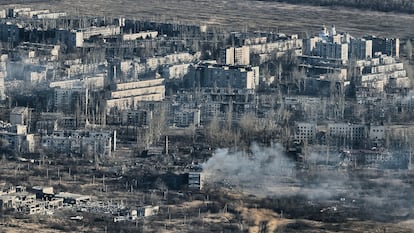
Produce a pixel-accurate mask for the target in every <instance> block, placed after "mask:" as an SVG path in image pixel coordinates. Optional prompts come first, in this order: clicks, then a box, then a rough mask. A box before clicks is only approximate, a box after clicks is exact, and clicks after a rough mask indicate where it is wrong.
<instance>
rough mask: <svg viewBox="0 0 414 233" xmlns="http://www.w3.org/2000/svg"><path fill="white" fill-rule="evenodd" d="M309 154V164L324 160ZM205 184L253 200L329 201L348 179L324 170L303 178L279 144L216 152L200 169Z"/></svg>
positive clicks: (338, 171) (341, 172)
mask: <svg viewBox="0 0 414 233" xmlns="http://www.w3.org/2000/svg"><path fill="white" fill-rule="evenodd" d="M325 157H326V156H322V155H318V154H315V153H313V154H312V156H310V161H317V160H322V159H325ZM203 172H204V174H205V177H206V182H207V183H209V184H219V185H224V186H227V187H231V188H234V189H238V190H240V191H243V192H246V193H249V194H253V195H257V196H283V195H304V196H306V197H308V198H310V199H317V198H329V197H331V196H332V195H338V194H340V193H341V192H343V191H344V190H346V188H347V182H348V181H349V177H348V175H347V173H346V172H343V171H340V170H338V169H333V170H332V169H324V170H317V171H315V172H312V173H309V174H307V175H303V172H302V171H301V169H299V168H298V167H297V162H296V161H294V160H293V158H290V157H288V156H287V155H286V154H285V153H284V150H283V147H282V146H281V145H280V144H273V145H271V146H270V147H261V146H258V145H257V144H253V145H252V146H251V148H250V151H249V152H243V151H236V152H233V151H230V150H229V149H218V150H216V152H215V153H214V155H213V157H212V158H211V159H209V160H208V161H207V162H206V163H205V164H204V165H203Z"/></svg>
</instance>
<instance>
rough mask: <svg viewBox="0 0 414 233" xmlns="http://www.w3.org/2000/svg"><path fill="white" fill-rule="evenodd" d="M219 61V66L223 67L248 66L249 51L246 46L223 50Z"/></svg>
mask: <svg viewBox="0 0 414 233" xmlns="http://www.w3.org/2000/svg"><path fill="white" fill-rule="evenodd" d="M219 60H220V61H219V62H220V63H221V64H225V65H249V64H250V49H249V47H248V46H242V47H230V48H226V49H223V50H222V51H221V54H220V59H219Z"/></svg>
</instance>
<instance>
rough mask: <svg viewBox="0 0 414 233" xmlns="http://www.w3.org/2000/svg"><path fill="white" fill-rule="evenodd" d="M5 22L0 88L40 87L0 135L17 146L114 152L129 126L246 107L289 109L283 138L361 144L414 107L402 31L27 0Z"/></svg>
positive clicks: (0, 96)
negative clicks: (93, 10) (73, 7)
mask: <svg viewBox="0 0 414 233" xmlns="http://www.w3.org/2000/svg"><path fill="white" fill-rule="evenodd" d="M34 28H37V29H38V30H34ZM0 32H1V33H0V42H1V43H2V44H3V45H4V46H3V47H2V48H3V49H2V53H1V56H0V100H3V101H4V102H3V103H7V100H9V101H10V99H12V98H13V97H14V96H15V95H16V93H19V94H22V95H31V94H32V92H33V90H37V91H39V92H40V93H44V94H45V96H44V99H45V100H44V102H43V103H41V105H42V106H41V108H40V109H31V110H28V109H27V108H16V109H13V111H12V114H11V116H10V123H7V122H6V121H7V120H6V119H4V122H5V123H4V124H3V127H2V132H1V133H0V136H1V137H2V139H4V141H5V142H6V141H7V143H3V147H4V145H7V148H9V149H10V150H13V151H16V152H18V153H24V152H26V153H27V152H29V153H33V152H36V151H38V150H39V149H45V150H48V151H51V152H54V153H74V154H99V155H111V151H114V150H116V147H117V146H116V144H117V141H118V142H122V140H124V138H126V137H125V134H127V133H130V134H131V132H132V134H133V136H131V135H129V137H128V138H129V139H130V138H133V137H135V138H138V136H137V135H138V134H139V133H138V132H137V131H151V130H153V128H151V127H153V126H154V125H157V124H154V122H155V121H163V122H164V121H165V124H166V126H167V127H168V126H170V127H172V126H174V127H190V126H195V127H199V126H205V125H207V124H208V123H209V122H210V121H211V120H212V119H218V120H219V121H220V122H224V121H227V122H228V123H230V125H232V126H236V125H237V124H238V122H239V121H240V119H242V118H243V116H246V115H247V114H249V115H253V116H254V117H255V118H257V119H258V120H256V122H265V119H270V120H269V121H271V122H270V123H272V122H273V123H274V124H279V123H280V122H277V121H278V120H276V118H279V117H280V116H278V115H277V114H280V113H282V112H284V111H289V112H290V113H292V114H291V115H292V116H293V117H292V118H291V122H296V123H297V124H298V125H301V126H300V127H299V126H298V127H299V128H298V127H297V126H293V125H294V124H292V123H290V122H288V123H285V124H286V125H285V126H283V127H290V128H291V133H290V136H292V137H286V138H289V139H288V140H291V139H292V140H299V141H306V142H307V143H326V141H327V140H328V138H329V140H331V141H330V143H331V142H332V140H333V139H334V138H335V140H336V141H338V142H337V143H336V145H338V146H339V145H342V146H343V145H344V143H342V144H341V143H339V142H340V141H342V142H343V141H346V143H345V144H347V145H348V144H349V145H351V144H358V145H359V146H363V145H362V143H361V142H362V141H365V140H363V139H366V138H370V139H374V138H375V139H376V140H383V139H384V138H385V137H386V136H384V135H380V134H379V132H377V131H374V130H373V129H372V127H373V126H372V125H386V120H387V119H389V121H392V119H394V118H395V117H393V116H395V115H397V114H399V113H401V112H404V113H407V114H411V112H412V111H411V110H410V109H411V108H410V106H411V102H412V101H409V100H407V95H408V93H409V90H410V88H411V82H410V78H409V75H408V73H407V71H406V67H405V65H404V63H403V62H402V61H401V60H400V58H399V57H400V41H399V39H398V38H391V39H390V38H378V37H375V36H366V37H363V38H356V37H353V36H351V35H350V34H348V33H339V32H337V30H336V28H335V27H334V26H333V27H331V28H330V29H328V28H326V27H323V28H322V30H321V31H320V32H319V34H318V35H316V36H312V37H309V38H299V36H298V35H285V34H281V33H272V32H231V33H215V30H210V28H209V27H207V26H194V25H176V24H169V23H155V22H146V21H137V20H129V19H124V18H104V17H88V18H86V17H85V18H82V19H80V18H79V17H73V16H68V15H66V14H64V13H52V12H50V11H48V10H44V11H43V10H31V9H28V8H27V9H26V8H24V9H7V10H3V11H0ZM189 38H191V39H189ZM349 100H352V101H349ZM376 103H381V104H382V106H381V107H377V108H374V107H372V106H374V105H375V104H376ZM355 104H357V105H355ZM39 105H40V103H39ZM355 106H357V107H355ZM358 106H359V107H358ZM364 106H365V107H364ZM19 109H20V110H21V111H22V113H21V115H24V114H25V112H29V113H30V112H33V114H29V115H30V117H29V118H30V120H29V121H26V122H16V121H15V120H12V118H13V119H14V118H15V116H16V114H17V112H19ZM367 112H368V113H367ZM15 113H16V114H15ZM276 113H277V114H276ZM12 115H13V117H12ZM376 116H377V117H376ZM161 118H165V119H161ZM375 118H376V120H375ZM309 122H317V123H309ZM332 122H335V123H332ZM158 125H161V124H158ZM129 127H132V128H133V130H132V131H131V130H129V129H130V128H129ZM301 127H304V128H301ZM378 127H379V126H378ZM386 127H388V126H386ZM118 128H119V130H118ZM385 131H386V130H384V132H385ZM371 134H372V135H376V136H375V137H374V136H371ZM136 140H139V139H136ZM324 140H325V142H322V141H324ZM368 144H369V145H371V144H373V143H368ZM368 144H367V145H368ZM331 145H332V144H331Z"/></svg>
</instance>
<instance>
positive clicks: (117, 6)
mask: <svg viewBox="0 0 414 233" xmlns="http://www.w3.org/2000/svg"><path fill="white" fill-rule="evenodd" d="M12 4H14V5H15V6H16V5H19V4H20V5H19V6H30V7H33V8H35V9H39V8H48V9H50V8H51V9H53V10H57V11H67V12H70V13H72V14H76V15H82V14H84V15H104V16H125V17H129V18H136V19H153V20H157V21H172V20H174V21H179V22H185V23H194V24H213V25H222V26H225V27H231V28H237V29H244V28H250V29H252V28H256V29H259V28H260V29H268V28H272V29H273V30H274V29H279V30H280V31H281V32H288V33H290V32H308V33H311V34H313V33H315V31H317V30H318V29H319V27H320V26H321V25H322V24H326V25H330V24H335V25H336V26H337V28H338V30H340V31H346V32H350V33H352V34H354V35H357V36H358V35H364V34H375V35H379V36H398V37H401V38H405V37H414V28H413V25H414V15H409V14H398V13H383V12H374V11H361V10H353V9H346V8H327V7H318V6H303V5H292V4H284V3H276V2H261V1H251V0H225V1H219V0H154V1H144V0H116V1H112V0H97V1H88V0H64V1H63V0H60V1H58V0H56V1H53V0H52V1H46V0H28V1H20V0H6V1H1V2H0V7H1V5H3V6H4V7H7V6H11V5H12Z"/></svg>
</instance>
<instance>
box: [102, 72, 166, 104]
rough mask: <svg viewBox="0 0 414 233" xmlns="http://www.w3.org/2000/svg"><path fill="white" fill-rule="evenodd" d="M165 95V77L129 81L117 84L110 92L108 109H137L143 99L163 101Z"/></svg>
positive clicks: (107, 101) (107, 102)
mask: <svg viewBox="0 0 414 233" xmlns="http://www.w3.org/2000/svg"><path fill="white" fill-rule="evenodd" d="M164 97H165V85H164V79H162V78H156V79H151V80H143V81H136V82H128V83H118V84H116V87H115V90H113V91H111V92H110V93H109V98H108V99H107V100H106V110H107V111H110V110H111V109H113V108H116V109H117V110H126V109H137V107H138V103H139V102H141V101H162V100H163V99H164Z"/></svg>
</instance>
